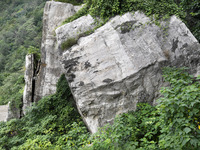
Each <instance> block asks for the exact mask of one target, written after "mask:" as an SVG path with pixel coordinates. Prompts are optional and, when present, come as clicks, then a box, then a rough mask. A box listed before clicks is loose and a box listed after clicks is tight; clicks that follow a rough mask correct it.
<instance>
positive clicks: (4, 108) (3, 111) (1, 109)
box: [0, 105, 8, 121]
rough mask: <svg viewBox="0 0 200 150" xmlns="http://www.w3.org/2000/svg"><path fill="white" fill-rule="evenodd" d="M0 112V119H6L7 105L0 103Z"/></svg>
mask: <svg viewBox="0 0 200 150" xmlns="http://www.w3.org/2000/svg"><path fill="white" fill-rule="evenodd" d="M0 112H1V113H0V121H6V120H7V117H8V105H1V106H0Z"/></svg>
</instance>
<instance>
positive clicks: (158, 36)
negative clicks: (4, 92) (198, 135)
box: [24, 2, 200, 133]
mask: <svg viewBox="0 0 200 150" xmlns="http://www.w3.org/2000/svg"><path fill="white" fill-rule="evenodd" d="M77 9H78V8H76V7H74V6H72V5H70V4H63V3H58V2H47V4H46V6H45V10H44V28H43V39H42V54H41V62H40V65H39V66H40V67H39V69H36V70H38V71H36V73H35V75H34V77H35V87H34V94H33V95H34V96H33V101H34V102H35V101H38V100H39V99H40V98H42V97H43V96H46V95H50V94H53V93H54V92H55V91H56V82H57V80H58V78H59V77H60V75H61V74H62V73H65V75H66V78H67V80H68V83H69V86H70V88H71V91H72V94H73V97H74V99H75V101H76V105H77V108H78V110H79V112H80V114H81V116H82V118H83V120H84V121H85V123H86V125H87V127H88V129H89V130H90V131H91V132H92V133H95V132H96V131H97V129H98V127H101V126H104V125H105V124H107V123H112V122H113V120H114V118H115V116H116V115H118V114H121V113H124V112H128V111H132V110H135V109H136V104H137V102H148V103H150V104H155V103H156V102H155V100H156V99H157V98H158V97H159V89H160V87H162V86H165V84H164V82H163V78H162V67H164V66H176V67H181V66H186V67H188V68H190V71H191V73H192V74H193V75H195V76H197V75H198V74H199V73H200V60H199V57H200V45H199V43H198V41H197V40H196V39H195V37H194V36H193V35H192V34H191V32H190V31H189V30H188V28H187V27H186V26H185V24H184V23H183V22H181V21H180V20H179V19H178V18H177V17H175V16H172V17H171V18H170V19H168V20H166V21H163V22H161V26H160V27H158V26H157V25H155V24H154V22H152V20H151V19H150V18H148V17H146V16H145V15H144V14H143V13H140V12H135V13H134V14H133V13H126V14H124V15H123V16H116V17H114V18H113V19H111V20H110V21H109V22H107V23H106V24H105V25H103V26H102V27H100V28H98V29H97V30H96V31H94V33H92V34H90V35H88V34H86V33H91V32H90V31H91V30H93V29H94V28H95V21H94V19H93V18H92V17H91V16H90V15H87V16H83V17H81V18H79V19H77V20H75V21H73V22H70V23H68V24H65V25H63V26H60V27H58V26H59V25H60V24H61V22H62V21H63V20H64V19H66V18H67V17H69V16H71V15H73V14H74V13H75V12H76V10H77ZM56 27H58V28H57V29H56ZM71 39H76V41H75V42H74V41H73V43H71V44H72V45H71V46H70V47H67V48H66V49H64V51H63V50H62V48H63V47H62V44H64V43H65V42H67V43H68V44H70V40H71ZM27 99H28V98H27ZM25 102H26V100H24V103H25ZM24 106H25V105H24Z"/></svg>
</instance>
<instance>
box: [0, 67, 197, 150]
mask: <svg viewBox="0 0 200 150" xmlns="http://www.w3.org/2000/svg"><path fill="white" fill-rule="evenodd" d="M163 72H164V78H165V80H166V81H167V82H169V83H170V87H165V88H163V89H162V90H161V94H162V95H163V96H162V97H161V98H160V99H159V100H158V105H157V106H156V107H153V106H150V105H149V104H146V103H138V104H137V109H136V111H135V112H128V113H125V114H121V115H119V116H117V117H116V119H115V121H114V123H113V124H112V125H106V126H104V127H102V128H100V129H99V131H98V132H97V133H96V134H94V135H90V134H89V133H88V131H87V129H86V127H85V125H84V123H83V122H82V120H81V118H80V116H79V114H78V111H77V110H76V107H74V102H73V100H72V99H71V93H70V90H69V87H68V86H67V82H66V80H65V77H64V75H63V76H62V77H61V79H60V80H59V82H58V87H57V92H56V94H54V95H52V96H49V97H45V98H44V99H42V100H40V101H39V102H38V104H36V105H34V106H33V107H32V108H31V109H30V110H29V111H28V113H27V115H26V116H25V117H23V118H22V119H20V120H11V121H9V122H7V123H0V137H1V138H0V149H12V150H20V149H23V150H25V149H27V150H29V149H32V150H35V149H56V150H57V149H58V150H62V149H63V150H64V149H70V150H71V149H72V150H73V149H84V150H121V149H124V150H144V149H145V150H168V149H169V150H198V149H199V147H200V109H199V108H200V78H199V77H198V78H194V77H193V76H191V75H190V74H188V73H187V72H186V71H185V69H184V68H181V69H175V68H165V69H164V70H163Z"/></svg>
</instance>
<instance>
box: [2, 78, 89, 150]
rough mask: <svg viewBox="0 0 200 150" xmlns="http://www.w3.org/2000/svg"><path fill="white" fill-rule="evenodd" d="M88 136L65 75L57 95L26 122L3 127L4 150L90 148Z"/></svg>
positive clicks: (31, 112) (43, 102)
mask: <svg viewBox="0 0 200 150" xmlns="http://www.w3.org/2000/svg"><path fill="white" fill-rule="evenodd" d="M77 135H79V136H77ZM88 136H89V134H88V132H87V129H86V127H85V126H84V123H83V122H82V120H81V118H80V115H79V113H78V111H77V109H76V107H75V104H74V101H73V98H72V95H71V92H70V89H69V87H68V85H67V81H66V79H65V76H64V75H62V76H61V78H60V79H59V81H58V84H57V91H56V94H54V95H52V96H49V97H45V98H43V99H42V100H40V101H39V102H38V104H35V105H34V106H33V107H32V108H31V109H30V110H28V113H27V115H26V116H25V117H23V118H22V119H20V120H11V121H9V122H7V123H0V149H1V148H2V149H16V150H19V149H27V150H30V149H32V150H35V149H48V148H54V149H72V148H76V147H80V146H81V145H83V144H86V143H85V142H86V141H87V140H86V139H87V138H88Z"/></svg>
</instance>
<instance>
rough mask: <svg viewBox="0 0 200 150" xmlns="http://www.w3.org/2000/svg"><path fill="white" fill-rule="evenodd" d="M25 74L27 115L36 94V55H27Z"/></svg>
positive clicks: (24, 96) (24, 94)
mask: <svg viewBox="0 0 200 150" xmlns="http://www.w3.org/2000/svg"><path fill="white" fill-rule="evenodd" d="M25 64H26V65H25V68H26V71H25V74H24V80H25V87H24V93H23V108H22V111H23V114H25V113H26V111H25V110H26V109H27V108H28V107H30V106H31V104H32V102H33V94H34V91H33V90H34V84H35V81H34V80H35V79H34V72H35V69H34V55H33V54H29V55H26V63H25Z"/></svg>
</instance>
